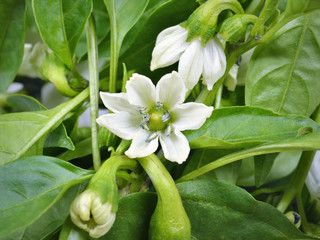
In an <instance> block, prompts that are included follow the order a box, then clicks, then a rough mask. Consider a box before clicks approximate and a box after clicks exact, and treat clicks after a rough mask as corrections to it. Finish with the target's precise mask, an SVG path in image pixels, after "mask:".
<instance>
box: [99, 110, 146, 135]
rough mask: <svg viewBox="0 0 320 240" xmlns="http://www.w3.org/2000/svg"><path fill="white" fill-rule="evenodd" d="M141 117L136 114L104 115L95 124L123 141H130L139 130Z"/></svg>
mask: <svg viewBox="0 0 320 240" xmlns="http://www.w3.org/2000/svg"><path fill="white" fill-rule="evenodd" d="M140 121H141V116H140V115H139V114H138V113H137V114H136V115H132V114H130V113H127V112H119V113H115V114H106V115H102V116H100V117H99V118H97V123H98V124H99V125H100V126H102V127H106V128H108V129H109V130H110V131H111V132H113V133H114V134H116V135H117V136H119V137H121V138H124V139H127V140H129V139H132V138H133V137H134V136H135V134H136V133H137V132H138V131H139V130H140V127H139V124H140Z"/></svg>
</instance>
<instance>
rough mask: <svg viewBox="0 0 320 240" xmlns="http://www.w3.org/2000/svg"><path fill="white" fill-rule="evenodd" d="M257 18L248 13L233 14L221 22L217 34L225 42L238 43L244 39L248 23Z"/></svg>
mask: <svg viewBox="0 0 320 240" xmlns="http://www.w3.org/2000/svg"><path fill="white" fill-rule="evenodd" d="M257 19H258V18H257V17H256V16H254V15H250V14H235V15H233V16H232V17H230V18H228V19H226V20H225V21H224V22H223V24H222V26H221V28H220V31H219V34H220V36H221V37H222V39H223V40H224V41H225V42H230V43H232V44H234V43H238V42H240V41H243V40H244V38H245V35H246V32H247V27H248V25H249V24H254V23H255V21H256V20H257Z"/></svg>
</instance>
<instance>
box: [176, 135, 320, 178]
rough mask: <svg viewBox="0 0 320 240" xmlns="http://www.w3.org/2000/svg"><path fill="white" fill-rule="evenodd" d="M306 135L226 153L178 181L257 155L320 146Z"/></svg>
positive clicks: (319, 143)
mask: <svg viewBox="0 0 320 240" xmlns="http://www.w3.org/2000/svg"><path fill="white" fill-rule="evenodd" d="M318 135H319V134H318ZM305 137H306V138H307V137H308V135H303V136H300V137H298V138H295V139H292V140H291V141H290V140H287V141H284V142H281V141H279V142H272V143H267V144H261V145H259V146H257V147H253V148H248V149H245V150H242V151H239V152H235V153H232V154H229V155H226V156H224V157H222V158H219V159H218V160H216V161H214V162H212V163H209V164H207V165H204V166H203V167H201V168H198V169H196V170H194V171H192V172H190V173H188V174H186V175H184V176H183V177H181V178H179V179H178V180H176V183H179V182H184V181H189V180H192V179H194V178H196V177H199V176H201V175H203V174H205V173H207V172H210V171H212V170H214V169H216V168H218V167H221V166H224V165H226V164H229V163H232V162H235V161H238V160H241V159H244V158H248V157H252V156H256V155H262V154H267V153H275V152H284V151H293V150H306V151H308V150H317V149H319V148H320V142H314V141H313V140H312V141H311V143H308V142H307V141H304V142H303V140H304V138H305ZM301 139H302V141H301ZM295 141H298V143H295Z"/></svg>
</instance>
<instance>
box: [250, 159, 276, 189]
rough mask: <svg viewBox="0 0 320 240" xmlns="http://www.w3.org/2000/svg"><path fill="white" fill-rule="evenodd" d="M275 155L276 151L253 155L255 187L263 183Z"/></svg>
mask: <svg viewBox="0 0 320 240" xmlns="http://www.w3.org/2000/svg"><path fill="white" fill-rule="evenodd" d="M277 155H278V154H276V153H271V154H266V155H260V156H255V157H254V169H255V185H256V187H260V186H261V185H263V184H264V183H265V181H266V179H267V177H268V175H269V173H270V171H271V169H272V166H273V163H274V161H275V159H276V157H277Z"/></svg>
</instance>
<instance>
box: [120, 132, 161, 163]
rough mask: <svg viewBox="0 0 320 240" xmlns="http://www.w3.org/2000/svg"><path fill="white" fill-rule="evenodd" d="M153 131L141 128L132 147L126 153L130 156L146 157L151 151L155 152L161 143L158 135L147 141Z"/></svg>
mask: <svg viewBox="0 0 320 240" xmlns="http://www.w3.org/2000/svg"><path fill="white" fill-rule="evenodd" d="M150 133H151V132H149V131H146V130H143V129H140V130H139V131H138V132H137V134H136V135H135V136H134V138H133V140H132V143H131V145H130V148H129V149H128V150H127V151H126V152H125V154H126V155H127V156H128V157H130V158H137V157H146V156H148V155H150V154H151V153H154V152H155V151H156V150H157V148H158V145H159V142H158V137H157V138H155V139H154V140H152V141H151V142H146V139H147V138H148V136H149V134H150Z"/></svg>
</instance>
